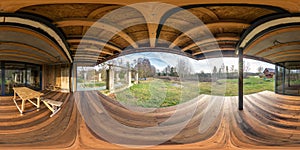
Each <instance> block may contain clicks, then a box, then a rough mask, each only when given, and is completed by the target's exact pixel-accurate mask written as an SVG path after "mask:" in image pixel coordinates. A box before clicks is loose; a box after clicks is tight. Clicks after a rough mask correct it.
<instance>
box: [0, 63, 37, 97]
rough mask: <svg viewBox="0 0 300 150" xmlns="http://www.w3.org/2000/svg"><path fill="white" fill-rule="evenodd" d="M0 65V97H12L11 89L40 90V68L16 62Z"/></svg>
mask: <svg viewBox="0 0 300 150" xmlns="http://www.w3.org/2000/svg"><path fill="white" fill-rule="evenodd" d="M1 64H2V65H1V66H2V67H1V69H0V72H1V75H0V77H1V80H0V81H1V82H0V83H1V88H0V89H1V90H0V91H1V95H12V94H13V87H23V86H26V87H29V88H32V89H35V90H40V89H41V74H40V73H41V66H39V65H33V64H26V63H17V62H1Z"/></svg>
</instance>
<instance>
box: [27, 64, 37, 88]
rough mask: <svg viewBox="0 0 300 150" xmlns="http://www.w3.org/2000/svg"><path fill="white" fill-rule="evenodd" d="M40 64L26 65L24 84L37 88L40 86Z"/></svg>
mask: <svg viewBox="0 0 300 150" xmlns="http://www.w3.org/2000/svg"><path fill="white" fill-rule="evenodd" d="M40 70H41V68H40V66H36V65H29V64H28V65H27V83H26V86H27V87H29V88H32V89H37V90H39V89H40V88H41V87H40Z"/></svg>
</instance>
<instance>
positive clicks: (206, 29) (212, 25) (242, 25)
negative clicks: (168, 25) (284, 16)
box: [169, 22, 250, 48]
mask: <svg viewBox="0 0 300 150" xmlns="http://www.w3.org/2000/svg"><path fill="white" fill-rule="evenodd" d="M249 26H250V25H249V24H246V23H240V22H216V23H209V24H205V25H202V26H198V27H195V28H192V29H190V30H188V31H186V32H184V33H182V34H181V35H179V36H178V37H177V38H176V39H175V40H174V41H173V42H172V44H171V45H170V46H169V48H174V47H175V46H178V44H179V42H180V41H181V38H182V37H183V36H188V37H192V35H193V34H195V33H198V35H199V34H201V33H203V34H211V36H213V33H209V32H210V31H211V30H212V29H213V28H238V29H246V28H247V27H249ZM206 32H207V33H206Z"/></svg>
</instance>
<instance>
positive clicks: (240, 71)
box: [238, 48, 244, 110]
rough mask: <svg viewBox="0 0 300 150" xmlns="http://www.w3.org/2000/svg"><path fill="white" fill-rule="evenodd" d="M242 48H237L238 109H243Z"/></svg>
mask: <svg viewBox="0 0 300 150" xmlns="http://www.w3.org/2000/svg"><path fill="white" fill-rule="evenodd" d="M243 63H244V62H243V49H242V48H239V96H238V98H239V110H243V103H244V98H243V97H244V92H243V89H244V88H243V86H244V85H243V84H244V83H243V80H244V73H243V71H244V64H243Z"/></svg>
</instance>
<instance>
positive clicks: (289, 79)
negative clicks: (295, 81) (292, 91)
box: [288, 69, 291, 87]
mask: <svg viewBox="0 0 300 150" xmlns="http://www.w3.org/2000/svg"><path fill="white" fill-rule="evenodd" d="M290 86H291V70H290V69H288V87H290Z"/></svg>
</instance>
